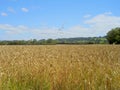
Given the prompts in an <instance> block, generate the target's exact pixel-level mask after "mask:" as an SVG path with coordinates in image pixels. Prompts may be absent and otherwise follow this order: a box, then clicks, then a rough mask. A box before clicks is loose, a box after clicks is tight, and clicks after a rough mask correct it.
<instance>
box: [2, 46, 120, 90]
mask: <svg viewBox="0 0 120 90" xmlns="http://www.w3.org/2000/svg"><path fill="white" fill-rule="evenodd" d="M0 90H120V46H119V45H45V46H35V45H34V46H27V45H26V46H0Z"/></svg>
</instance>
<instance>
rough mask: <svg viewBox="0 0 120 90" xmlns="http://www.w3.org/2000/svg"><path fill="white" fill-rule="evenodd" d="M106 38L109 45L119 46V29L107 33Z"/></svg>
mask: <svg viewBox="0 0 120 90" xmlns="http://www.w3.org/2000/svg"><path fill="white" fill-rule="evenodd" d="M106 38H107V40H108V42H109V43H110V44H120V27H117V28H114V29H112V30H111V31H109V32H108V33H107V36H106Z"/></svg>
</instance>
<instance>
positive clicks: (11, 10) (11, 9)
mask: <svg viewBox="0 0 120 90" xmlns="http://www.w3.org/2000/svg"><path fill="white" fill-rule="evenodd" d="M7 10H8V11H9V12H11V13H16V12H15V10H14V9H13V8H12V7H8V8H7Z"/></svg>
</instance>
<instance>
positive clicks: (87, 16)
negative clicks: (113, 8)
mask: <svg viewBox="0 0 120 90" xmlns="http://www.w3.org/2000/svg"><path fill="white" fill-rule="evenodd" d="M83 17H84V18H90V17H91V15H90V14H87V15H85V16H83Z"/></svg>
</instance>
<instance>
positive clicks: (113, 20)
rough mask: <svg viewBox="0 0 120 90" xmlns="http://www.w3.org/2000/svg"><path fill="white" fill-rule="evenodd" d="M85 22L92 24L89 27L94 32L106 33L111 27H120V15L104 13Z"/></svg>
mask: <svg viewBox="0 0 120 90" xmlns="http://www.w3.org/2000/svg"><path fill="white" fill-rule="evenodd" d="M84 23H85V24H87V25H89V26H90V27H89V29H90V30H92V31H93V33H95V32H96V33H97V35H98V34H99V35H105V34H106V33H107V32H108V31H109V30H110V29H112V28H115V27H120V17H118V16H112V15H111V14H110V13H109V14H108V13H104V14H100V15H97V16H95V17H93V18H91V19H89V20H86V21H85V22H84Z"/></svg>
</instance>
